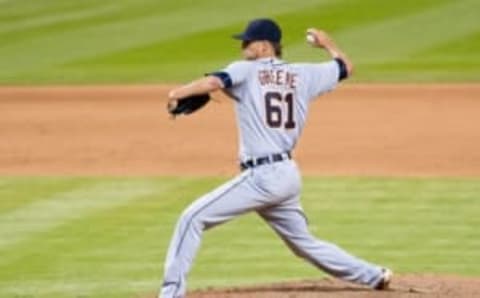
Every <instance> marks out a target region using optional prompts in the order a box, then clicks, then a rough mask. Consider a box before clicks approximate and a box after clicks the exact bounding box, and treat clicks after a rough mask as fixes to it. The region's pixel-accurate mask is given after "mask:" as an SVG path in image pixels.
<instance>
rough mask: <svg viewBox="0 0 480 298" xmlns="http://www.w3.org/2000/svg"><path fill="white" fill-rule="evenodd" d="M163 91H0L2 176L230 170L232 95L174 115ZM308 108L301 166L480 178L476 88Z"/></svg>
mask: <svg viewBox="0 0 480 298" xmlns="http://www.w3.org/2000/svg"><path fill="white" fill-rule="evenodd" d="M168 88H169V87H168V86H133V87H128V86H127V87H37V88H21V87H3V88H0V134H1V138H0V174H3V175H50V174H57V175H60V174H67V175H70V174H71V175H210V176H222V175H233V174H235V173H236V172H237V164H238V163H237V159H236V153H237V152H236V150H237V149H236V148H237V131H236V126H235V114H234V111H233V103H232V101H231V100H229V99H226V98H225V97H224V96H223V95H221V94H216V95H215V97H216V98H217V99H218V100H217V102H212V103H210V104H209V105H208V106H207V107H206V108H205V109H204V110H203V111H201V112H199V113H197V114H194V115H191V116H189V117H181V118H178V119H176V120H172V119H170V118H169V117H168V115H167V113H166V109H165V105H166V101H165V98H166V92H167V90H168ZM313 105H314V106H313V107H312V109H311V112H310V115H309V119H308V123H307V126H306V129H305V131H304V135H303V137H302V138H301V141H300V144H298V146H297V148H298V150H296V151H295V152H294V156H295V158H296V159H297V160H298V162H299V164H300V166H301V168H302V172H303V174H307V175H329V176H336V175H369V176H392V175H393V176H477V177H478V176H480V117H479V116H480V85H357V84H353V85H345V86H341V87H340V88H339V89H338V90H337V91H336V92H333V93H331V94H328V95H327V96H324V97H321V98H320V99H319V100H317V101H315V102H314V103H313Z"/></svg>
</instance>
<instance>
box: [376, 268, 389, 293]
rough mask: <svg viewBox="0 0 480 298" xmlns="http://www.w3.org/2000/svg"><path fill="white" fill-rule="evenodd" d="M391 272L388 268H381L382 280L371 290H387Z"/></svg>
mask: <svg viewBox="0 0 480 298" xmlns="http://www.w3.org/2000/svg"><path fill="white" fill-rule="evenodd" d="M392 277H393V272H392V270H390V269H388V268H382V279H381V280H380V281H379V282H378V284H376V285H375V286H374V287H373V288H374V289H375V290H379V291H381V290H387V289H388V287H389V286H390V282H391V281H392Z"/></svg>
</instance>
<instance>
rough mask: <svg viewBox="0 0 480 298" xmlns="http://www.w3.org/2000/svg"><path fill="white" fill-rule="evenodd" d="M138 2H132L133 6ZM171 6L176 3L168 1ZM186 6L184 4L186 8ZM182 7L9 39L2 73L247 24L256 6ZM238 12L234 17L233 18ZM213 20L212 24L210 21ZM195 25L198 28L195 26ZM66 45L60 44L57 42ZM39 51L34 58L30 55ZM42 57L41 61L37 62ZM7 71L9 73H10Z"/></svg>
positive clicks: (269, 8) (1, 51)
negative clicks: (229, 25)
mask: <svg viewBox="0 0 480 298" xmlns="http://www.w3.org/2000/svg"><path fill="white" fill-rule="evenodd" d="M264 2H265V3H264V4H262V5H261V6H259V7H258V12H259V13H266V14H273V13H279V12H282V11H286V10H288V9H290V7H285V6H284V5H278V4H277V1H273V0H269V1H264ZM319 2H320V1H319V0H317V1H313V0H311V1H304V2H302V4H299V5H297V6H298V7H299V8H302V7H305V6H308V5H311V4H312V3H319ZM132 3H133V2H132ZM168 3H170V4H171V3H172V2H168ZM182 3H184V4H182ZM177 6H180V9H168V8H167V9H162V6H160V7H152V10H151V11H155V12H156V14H155V15H146V16H144V17H142V18H138V17H136V16H135V15H134V16H133V17H131V18H129V19H125V18H119V19H112V20H109V22H108V23H102V22H100V23H99V24H96V23H95V22H94V21H92V22H88V23H86V24H85V26H82V27H78V28H72V29H70V30H69V29H68V27H67V28H66V30H63V29H61V28H62V26H61V25H59V27H58V28H59V30H58V32H50V33H48V34H45V35H40V36H36V37H33V38H28V39H25V40H18V41H15V40H13V42H11V43H9V42H8V40H5V42H4V43H3V46H1V47H0V57H7V56H8V57H9V58H10V59H9V60H6V61H2V62H3V63H2V64H4V65H2V69H0V77H1V76H2V75H9V76H15V75H19V74H21V73H23V72H26V71H27V72H28V71H32V70H35V69H41V68H45V67H51V66H53V65H58V64H62V63H66V62H69V61H71V60H73V59H79V58H85V57H92V56H96V55H100V54H104V53H108V52H112V51H118V50H122V49H128V48H130V47H132V46H140V45H144V44H148V43H151V42H153V41H160V40H168V39H169V38H172V37H178V36H181V35H183V34H188V33H191V32H200V31H202V30H206V29H211V28H215V27H217V26H223V25H224V24H228V23H233V22H238V21H240V20H244V19H245V18H246V16H245V15H244V14H246V13H248V12H249V11H250V10H251V8H249V6H248V5H244V4H243V3H236V4H235V3H230V2H225V1H220V0H215V1H208V2H203V3H202V5H193V6H192V5H191V3H190V4H187V3H186V2H181V1H180V2H178V3H177ZM232 8H234V9H235V11H236V13H237V14H235V15H231V14H228V12H229V11H231V10H232ZM207 20H208V21H207ZM192 23H195V24H196V25H195V26H192V25H191V24H192ZM55 41H61V42H55ZM32 49H35V55H29V54H31V53H32V52H31V51H32ZM39 57H41V58H42V59H38V58H39ZM7 70H8V71H7Z"/></svg>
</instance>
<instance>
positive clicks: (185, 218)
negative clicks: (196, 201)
mask: <svg viewBox="0 0 480 298" xmlns="http://www.w3.org/2000/svg"><path fill="white" fill-rule="evenodd" d="M179 222H180V226H181V227H182V229H185V228H186V229H195V230H197V231H203V230H205V223H204V220H203V219H202V215H201V214H200V213H199V212H192V210H189V209H187V210H185V211H184V212H183V213H182V215H181V216H180V219H179Z"/></svg>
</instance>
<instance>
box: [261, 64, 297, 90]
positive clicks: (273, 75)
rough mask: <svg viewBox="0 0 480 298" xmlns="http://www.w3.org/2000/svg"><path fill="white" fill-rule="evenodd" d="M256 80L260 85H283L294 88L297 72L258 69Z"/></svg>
mask: <svg viewBox="0 0 480 298" xmlns="http://www.w3.org/2000/svg"><path fill="white" fill-rule="evenodd" d="M258 80H259V82H260V85H262V86H267V85H268V86H284V87H287V88H290V89H296V87H297V85H296V84H297V74H296V73H293V72H288V71H285V70H282V69H278V70H273V69H263V70H259V71H258Z"/></svg>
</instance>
